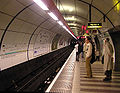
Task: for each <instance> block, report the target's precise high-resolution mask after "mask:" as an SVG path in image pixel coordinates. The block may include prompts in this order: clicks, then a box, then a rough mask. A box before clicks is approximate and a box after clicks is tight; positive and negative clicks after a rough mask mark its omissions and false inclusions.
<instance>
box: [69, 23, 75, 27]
mask: <svg viewBox="0 0 120 93" xmlns="http://www.w3.org/2000/svg"><path fill="white" fill-rule="evenodd" d="M68 25H74V26H77V24H75V23H68Z"/></svg>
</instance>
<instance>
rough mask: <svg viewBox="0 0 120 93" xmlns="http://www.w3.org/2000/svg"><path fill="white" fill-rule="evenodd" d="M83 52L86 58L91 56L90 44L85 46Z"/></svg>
mask: <svg viewBox="0 0 120 93" xmlns="http://www.w3.org/2000/svg"><path fill="white" fill-rule="evenodd" d="M85 52H86V58H89V57H90V56H91V55H92V44H91V43H90V42H89V43H88V44H87V45H86V50H85Z"/></svg>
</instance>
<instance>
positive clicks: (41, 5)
mask: <svg viewBox="0 0 120 93" xmlns="http://www.w3.org/2000/svg"><path fill="white" fill-rule="evenodd" d="M33 1H34V2H35V3H36V4H38V5H39V6H40V7H41V8H42V9H43V10H49V9H48V8H47V6H46V5H45V4H44V3H43V2H42V0H33Z"/></svg>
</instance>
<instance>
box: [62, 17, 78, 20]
mask: <svg viewBox="0 0 120 93" xmlns="http://www.w3.org/2000/svg"><path fill="white" fill-rule="evenodd" d="M64 19H65V20H76V18H75V17H74V16H72V17H64Z"/></svg>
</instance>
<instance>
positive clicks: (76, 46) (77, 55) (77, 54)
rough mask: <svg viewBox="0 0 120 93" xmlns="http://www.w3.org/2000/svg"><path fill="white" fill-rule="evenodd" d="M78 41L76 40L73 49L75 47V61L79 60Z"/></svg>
mask: <svg viewBox="0 0 120 93" xmlns="http://www.w3.org/2000/svg"><path fill="white" fill-rule="evenodd" d="M78 46H79V44H78V42H76V45H75V49H76V61H79V53H78Z"/></svg>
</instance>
